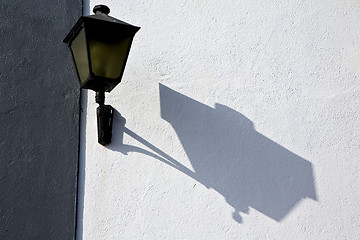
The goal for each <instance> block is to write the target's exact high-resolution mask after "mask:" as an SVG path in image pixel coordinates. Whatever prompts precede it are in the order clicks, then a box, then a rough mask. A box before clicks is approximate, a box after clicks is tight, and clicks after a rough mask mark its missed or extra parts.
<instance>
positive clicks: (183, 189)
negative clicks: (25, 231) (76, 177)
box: [78, 0, 360, 240]
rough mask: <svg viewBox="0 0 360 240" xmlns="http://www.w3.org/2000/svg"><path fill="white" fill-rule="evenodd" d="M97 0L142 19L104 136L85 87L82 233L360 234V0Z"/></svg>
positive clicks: (117, 13) (111, 100)
mask: <svg viewBox="0 0 360 240" xmlns="http://www.w3.org/2000/svg"><path fill="white" fill-rule="evenodd" d="M99 3H100V2H97V1H92V0H91V1H90V2H88V1H85V3H84V4H85V8H84V11H85V14H90V9H92V7H93V6H94V5H96V4H99ZM101 3H102V4H106V5H108V6H109V7H110V9H111V12H110V15H111V16H113V17H116V18H119V19H121V20H124V21H126V22H129V23H131V24H133V25H137V26H140V27H141V30H140V31H139V32H138V34H137V35H136V36H135V38H134V42H133V47H132V49H131V52H130V55H129V59H128V63H127V66H126V70H125V73H124V76H123V81H122V83H121V84H120V85H119V86H118V87H117V88H116V89H115V90H113V91H112V92H111V93H110V94H107V95H106V97H107V98H106V103H107V104H111V105H112V106H113V107H114V108H115V109H116V110H117V111H118V112H117V113H116V114H115V119H114V129H113V142H112V143H111V144H110V145H108V146H107V147H103V146H101V145H100V144H98V143H97V132H96V115H95V112H96V107H97V104H96V103H95V101H94V93H93V92H89V94H88V97H87V98H86V91H84V92H83V93H84V94H83V96H84V98H83V99H84V101H83V108H84V111H83V121H82V133H81V134H82V144H81V153H80V154H81V169H80V196H79V229H78V234H79V235H78V236H79V238H81V237H83V239H326V240H327V239H360V168H359V166H360V157H359V156H360V144H359V143H360V133H359V129H360V120H359V119H360V108H359V101H360V89H359V71H360V67H359V66H360V27H359V26H360V24H359V23H360V2H359V1H358V0H341V1H339V0H330V1H329V0H326V1H325V0H315V1H295V0H294V1H284V0H276V1H275V0H274V1H265V0H264V1H254V0H242V1H233V0H223V1H212V0H207V1H179V0H177V1H172V0H171V1H154V0H151V1H137V0H123V1H110V0H104V1H102V2H101ZM120 114H121V116H122V118H121V117H120ZM124 119H126V125H125V127H124V126H123V122H124Z"/></svg>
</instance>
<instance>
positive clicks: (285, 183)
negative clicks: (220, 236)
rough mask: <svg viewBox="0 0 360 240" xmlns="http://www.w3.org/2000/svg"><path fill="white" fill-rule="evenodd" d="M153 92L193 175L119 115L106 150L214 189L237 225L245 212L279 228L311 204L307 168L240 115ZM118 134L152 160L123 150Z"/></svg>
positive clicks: (312, 188)
mask: <svg viewBox="0 0 360 240" xmlns="http://www.w3.org/2000/svg"><path fill="white" fill-rule="evenodd" d="M159 90H160V106H161V117H162V118H163V119H164V120H165V121H167V122H168V123H170V124H171V126H172V127H173V128H174V130H175V132H176V134H177V136H178V137H179V140H180V142H181V144H182V146H183V147H184V150H185V152H186V154H187V156H188V158H189V160H190V162H191V164H192V167H193V169H194V171H192V170H190V169H188V168H187V167H185V166H184V165H182V164H181V163H180V162H178V161H176V160H175V159H173V158H172V157H171V156H169V155H167V154H166V153H164V152H163V151H162V150H160V149H158V148H157V147H155V146H154V145H152V144H151V143H149V142H148V141H146V140H145V139H143V138H141V137H140V136H139V135H137V134H136V133H134V132H133V131H131V130H130V129H127V128H126V127H125V119H124V118H122V117H120V114H119V113H115V118H114V121H116V123H115V124H114V126H116V125H117V128H118V129H117V130H116V135H118V137H116V139H114V141H115V142H113V143H114V144H111V146H112V147H110V146H109V148H112V149H113V150H116V151H119V152H122V153H123V154H127V153H128V152H139V153H142V154H146V155H148V156H151V157H154V158H155V159H158V160H160V161H162V162H164V163H166V164H168V165H170V166H171V167H174V168H176V169H178V170H179V171H181V172H183V173H184V174H186V175H188V176H189V177H192V178H193V179H195V180H196V181H198V182H200V183H201V184H203V185H204V186H206V187H207V188H212V189H214V190H215V191H217V192H218V193H219V194H221V195H222V196H224V198H225V199H226V201H227V203H228V204H229V205H231V206H232V207H233V208H234V213H233V219H234V220H235V221H237V222H239V223H241V222H242V217H241V215H240V213H248V211H249V207H251V208H254V209H256V210H257V211H259V212H261V213H263V214H264V215H266V216H268V217H270V218H272V219H273V220H275V221H278V222H279V221H281V220H282V219H283V218H284V217H285V216H286V215H287V214H288V213H289V212H290V211H291V209H292V208H293V207H294V206H295V205H296V204H297V203H298V202H299V201H300V200H301V199H303V198H310V199H313V200H317V194H316V189H315V183H314V176H313V169H312V164H311V163H310V162H309V161H307V160H305V159H304V158H301V157H299V156H298V155H296V154H294V153H292V152H290V151H289V150H287V149H285V148H284V147H282V146H280V145H279V144H277V143H275V142H274V141H272V140H271V139H269V138H267V137H265V136H264V135H262V134H260V133H259V132H257V131H256V130H255V129H254V125H253V123H252V122H251V121H250V120H249V119H248V118H246V117H245V116H244V115H242V114H240V113H238V112H236V111H234V110H233V109H230V108H229V107H227V106H224V105H221V104H216V105H215V108H211V107H209V106H206V105H204V104H202V103H200V102H198V101H195V100H194V99H191V98H189V97H186V96H185V95H183V94H180V93H178V92H176V91H174V90H172V89H170V88H168V87H166V86H164V85H162V84H160V85H159ZM116 119H117V120H116ZM118 124H119V125H118ZM119 133H120V134H119ZM123 133H125V134H128V135H129V136H131V137H133V138H134V139H136V140H137V141H139V142H140V143H142V144H143V145H144V146H146V147H147V148H149V149H151V150H152V151H153V152H155V153H156V154H155V153H153V152H151V151H149V150H146V149H142V148H139V147H135V146H130V145H124V144H123V142H122V134H123Z"/></svg>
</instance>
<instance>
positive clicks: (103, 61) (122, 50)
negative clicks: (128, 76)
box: [89, 36, 132, 79]
mask: <svg viewBox="0 0 360 240" xmlns="http://www.w3.org/2000/svg"><path fill="white" fill-rule="evenodd" d="M131 41H132V36H126V37H122V38H116V39H112V40H106V41H104V40H102V39H98V38H90V39H89V50H90V57H91V69H92V72H93V73H94V74H95V75H96V76H99V77H106V78H112V79H115V78H118V77H120V75H121V73H122V70H123V68H124V66H125V63H126V59H127V53H128V50H129V47H130V44H131Z"/></svg>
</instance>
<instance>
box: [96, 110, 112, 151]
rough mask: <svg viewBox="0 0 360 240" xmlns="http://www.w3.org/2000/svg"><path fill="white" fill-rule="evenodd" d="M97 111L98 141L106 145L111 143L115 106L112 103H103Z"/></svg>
mask: <svg viewBox="0 0 360 240" xmlns="http://www.w3.org/2000/svg"><path fill="white" fill-rule="evenodd" d="M96 113H97V128H98V142H99V143H100V144H101V145H104V146H105V145H107V144H109V143H111V137H112V123H113V118H114V108H113V107H112V106H110V105H103V104H101V105H100V106H99V107H98V108H97V109H96Z"/></svg>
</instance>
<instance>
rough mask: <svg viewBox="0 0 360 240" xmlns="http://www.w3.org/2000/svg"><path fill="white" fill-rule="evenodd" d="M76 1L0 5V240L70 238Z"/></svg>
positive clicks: (76, 131) (73, 195)
mask: <svg viewBox="0 0 360 240" xmlns="http://www.w3.org/2000/svg"><path fill="white" fill-rule="evenodd" d="M81 9H82V3H81V1H79V0H75V1H74V0H65V1H58V0H48V1H44V0H34V1H19V0H11V1H1V4H0V16H1V21H0V39H1V40H0V49H1V54H0V100H1V106H0V126H1V127H0V239H2V240H7V239H9V240H13V239H74V238H75V220H76V217H75V216H76V213H75V212H76V181H77V161H78V151H79V97H80V91H79V90H78V89H79V87H78V84H77V82H76V73H75V69H74V67H73V63H72V60H71V54H70V51H69V50H68V47H67V46H66V44H64V43H63V42H62V39H63V38H64V37H65V36H66V34H67V32H68V31H69V30H70V29H71V27H72V25H73V24H74V23H75V21H76V20H77V18H78V17H79V16H80V15H81Z"/></svg>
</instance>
